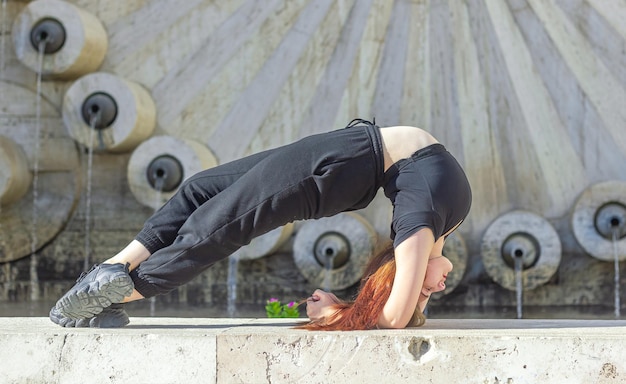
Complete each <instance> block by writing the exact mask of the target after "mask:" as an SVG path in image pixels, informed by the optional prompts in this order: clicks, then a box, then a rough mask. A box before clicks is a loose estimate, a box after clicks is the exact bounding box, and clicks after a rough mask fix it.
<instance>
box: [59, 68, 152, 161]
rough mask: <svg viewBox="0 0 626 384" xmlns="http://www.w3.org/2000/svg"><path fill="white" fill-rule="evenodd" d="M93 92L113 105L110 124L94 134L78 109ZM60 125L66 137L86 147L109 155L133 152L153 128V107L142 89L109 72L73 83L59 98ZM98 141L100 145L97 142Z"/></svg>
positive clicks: (146, 93)
mask: <svg viewBox="0 0 626 384" xmlns="http://www.w3.org/2000/svg"><path fill="white" fill-rule="evenodd" d="M94 93H105V94H107V95H109V96H110V97H111V98H112V99H113V100H114V101H115V104H116V105H117V115H116V117H115V120H114V121H113V123H112V124H111V125H110V126H109V127H107V128H104V129H101V130H100V131H99V132H98V134H93V132H92V131H93V129H92V128H91V127H90V126H89V124H87V123H86V122H85V120H84V119H83V114H82V107H83V104H84V102H85V101H86V100H87V99H88V98H89V96H91V95H93V94H94ZM63 122H64V123H65V127H66V128H67V130H68V132H69V133H70V135H71V136H72V137H73V138H74V140H76V141H77V142H79V143H81V144H83V145H84V146H86V147H90V148H95V149H98V148H100V146H101V145H104V148H105V149H106V150H108V151H111V152H126V151H129V150H133V149H134V148H136V147H137V146H138V145H139V144H140V143H142V142H143V141H144V140H146V139H147V138H148V137H150V135H152V132H153V131H154V127H155V125H156V107H155V105H154V101H153V100H152V97H151V96H150V94H149V93H148V91H147V90H146V89H144V88H143V87H142V86H140V85H139V84H137V83H134V82H131V81H128V80H124V79H122V78H120V77H118V76H115V75H112V74H109V73H103V72H99V73H92V74H89V75H86V76H83V77H81V78H80V79H78V80H76V81H75V82H74V84H72V86H71V87H70V88H69V89H68V90H67V92H66V93H65V96H64V98H63ZM101 142H102V143H101Z"/></svg>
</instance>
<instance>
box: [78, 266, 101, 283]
mask: <svg viewBox="0 0 626 384" xmlns="http://www.w3.org/2000/svg"><path fill="white" fill-rule="evenodd" d="M97 267H98V264H94V266H92V267H91V269H89V270H88V271H86V272H84V271H83V273H81V274H80V276H78V279H76V282H77V283H80V282H81V280H82V279H84V278H85V276H87V275H88V274H90V273H91V271H93V270H94V269H96V268H97Z"/></svg>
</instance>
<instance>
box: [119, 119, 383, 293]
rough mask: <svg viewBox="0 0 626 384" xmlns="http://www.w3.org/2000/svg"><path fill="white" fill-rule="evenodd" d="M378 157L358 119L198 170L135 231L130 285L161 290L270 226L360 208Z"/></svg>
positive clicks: (371, 132) (374, 140)
mask: <svg viewBox="0 0 626 384" xmlns="http://www.w3.org/2000/svg"><path fill="white" fill-rule="evenodd" d="M383 161H384V160H383V152H382V144H381V140H380V133H379V132H378V128H377V127H376V126H373V125H370V124H365V125H357V126H349V127H347V128H344V129H340V130H337V131H332V132H328V133H322V134H318V135H314V136H309V137H306V138H304V139H301V140H299V141H297V142H295V143H293V144H289V145H286V146H283V147H279V148H276V149H272V150H268V151H264V152H261V153H258V154H255V155H251V156H248V157H245V158H243V159H240V160H235V161H233V162H229V163H226V164H223V165H220V166H217V167H214V168H211V169H207V170H205V171H202V172H199V173H198V174H196V175H194V176H192V177H190V178H189V179H187V180H186V181H185V182H184V183H183V185H181V187H180V189H179V190H178V192H177V193H176V194H175V195H174V196H173V197H172V198H171V199H170V200H169V201H168V202H167V203H166V204H165V205H164V206H163V207H162V208H161V209H159V210H158V211H157V212H155V214H154V215H153V216H152V217H150V218H149V219H148V220H147V221H146V223H145V225H144V228H143V229H142V230H141V232H140V233H139V234H138V235H137V237H136V240H138V241H139V242H140V243H142V244H143V245H144V246H145V247H146V248H147V249H148V250H149V251H150V253H151V256H150V257H149V258H148V259H147V260H146V261H144V262H143V263H141V264H140V265H139V267H137V268H136V269H135V270H133V271H132V272H131V276H132V278H133V281H134V283H135V288H136V289H137V291H138V292H139V293H141V294H142V295H143V296H144V297H152V296H155V295H158V294H163V293H167V292H169V291H171V290H173V289H174V288H176V287H178V286H180V285H182V284H184V283H186V282H188V281H190V280H191V279H193V278H194V277H195V276H197V275H198V274H200V273H201V272H202V271H204V270H205V269H206V268H208V267H209V266H211V265H212V264H214V263H215V262H217V261H219V260H222V259H224V258H226V257H228V256H229V255H231V254H232V253H233V252H235V251H236V250H237V249H239V248H240V247H242V246H244V245H246V244H248V243H250V241H251V240H252V239H253V238H255V237H257V236H260V235H262V234H264V233H267V232H269V231H271V230H272V229H275V228H278V227H280V226H282V225H285V224H287V223H289V222H293V221H295V220H302V219H314V218H320V217H325V216H332V215H335V214H337V213H339V212H344V211H350V210H356V209H361V208H364V207H366V206H367V205H368V204H369V203H370V202H371V201H372V200H373V199H374V197H375V196H376V193H377V190H378V189H379V188H380V187H381V185H382V182H383V167H384V165H383Z"/></svg>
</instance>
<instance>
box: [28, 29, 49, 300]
mask: <svg viewBox="0 0 626 384" xmlns="http://www.w3.org/2000/svg"><path fill="white" fill-rule="evenodd" d="M46 44H47V41H46V40H45V39H43V40H42V41H40V42H39V45H38V55H37V92H36V96H35V152H34V161H33V184H32V188H33V209H32V226H31V247H30V268H29V275H30V287H31V289H30V299H31V300H32V301H37V300H39V276H38V274H37V264H38V260H37V259H38V258H37V243H38V238H37V227H38V225H39V222H38V220H39V210H38V208H37V204H38V203H39V162H40V155H41V140H42V137H41V136H42V128H41V80H42V72H43V58H44V51H45V49H46Z"/></svg>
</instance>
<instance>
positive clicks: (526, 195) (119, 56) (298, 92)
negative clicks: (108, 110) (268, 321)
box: [0, 0, 626, 305]
mask: <svg viewBox="0 0 626 384" xmlns="http://www.w3.org/2000/svg"><path fill="white" fill-rule="evenodd" d="M65 3H66V4H70V5H75V6H77V7H78V8H80V10H81V12H84V13H88V14H90V15H91V16H93V17H94V18H95V20H97V22H93V20H94V19H89V20H91V21H89V22H85V21H84V20H87V19H85V18H83V19H80V20H83V21H82V23H83V24H84V25H85V26H86V28H85V31H84V34H85V35H86V36H87V35H89V36H92V37H90V38H91V39H92V40H91V41H93V42H94V43H93V44H92V45H93V47H84V46H80V44H78V47H76V48H77V49H78V50H81V49H82V50H83V51H82V52H83V53H84V52H85V51H88V48H94V47H97V48H98V49H101V48H102V47H104V46H105V44H103V43H104V42H103V41H102V40H103V39H104V38H102V37H98V36H99V35H98V34H97V33H94V34H89V33H88V32H90V31H91V32H93V30H96V29H98V28H96V24H97V23H101V24H102V27H103V29H104V31H106V43H107V44H106V52H105V54H104V58H103V61H102V64H101V65H100V67H99V68H98V71H99V72H107V73H110V74H113V75H115V76H117V77H119V78H120V79H124V80H125V81H130V82H133V84H138V85H139V86H140V87H142V88H144V89H145V90H147V91H148V93H149V94H150V96H151V98H152V99H153V102H154V109H155V114H156V116H155V119H156V122H155V127H154V131H153V136H158V135H168V136H173V137H175V138H180V139H184V140H190V141H193V142H195V143H196V144H198V145H202V146H204V147H206V149H208V150H210V151H211V152H212V153H213V154H214V155H215V156H216V158H217V161H218V162H225V161H228V160H231V159H233V158H236V157H239V156H242V155H245V154H248V153H250V152H255V151H258V150H262V149H266V148H270V147H274V146H277V145H280V144H284V143H287V142H290V141H293V140H295V139H298V138H300V137H302V136H304V135H308V134H311V133H316V132H322V131H327V130H330V129H334V128H338V127H342V126H343V125H345V123H346V122H347V121H348V120H350V119H351V118H352V117H357V116H359V117H366V118H370V117H376V121H377V122H378V123H379V124H381V125H393V124H407V125H417V126H421V127H423V128H426V129H427V130H429V131H431V132H432V133H433V134H434V135H435V136H436V137H438V138H439V139H440V140H441V141H442V142H443V143H444V144H445V145H446V146H447V147H448V148H449V149H450V150H451V151H452V152H453V153H455V154H456V155H457V157H458V158H459V160H460V162H461V163H462V164H463V165H464V167H465V169H466V170H467V173H468V176H469V178H470V180H471V183H472V186H473V188H474V197H475V198H474V204H473V208H472V212H471V214H470V217H469V218H468V220H467V221H466V222H465V223H464V224H463V226H462V228H461V229H460V232H459V234H460V235H461V236H463V238H464V239H465V244H466V245H467V251H466V252H465V253H464V254H465V255H466V256H465V257H466V260H464V261H465V264H466V265H467V267H466V268H465V270H463V269H462V268H457V269H456V271H455V273H457V274H459V278H458V281H459V282H460V281H461V280H463V282H462V284H460V286H461V288H462V289H461V290H459V291H458V292H461V293H462V295H461V296H456V298H449V299H447V300H448V302H450V303H454V304H456V305H463V304H470V305H482V304H488V305H502V304H512V303H513V302H514V294H513V293H512V292H510V291H509V290H508V289H504V288H501V287H499V286H498V285H497V284H494V283H493V279H492V278H491V276H489V275H488V274H487V273H486V270H485V268H484V266H483V259H482V250H481V241H482V236H483V235H484V233H485V231H486V229H487V227H488V226H489V224H490V223H492V222H493V221H494V220H496V219H497V218H498V217H500V216H502V215H504V214H506V213H507V212H510V211H511V210H514V209H523V210H528V211H531V212H534V213H536V214H538V215H540V216H541V217H543V218H545V219H546V220H547V221H548V222H549V223H550V224H551V225H553V226H554V227H555V229H556V232H557V234H558V240H559V241H560V242H562V245H563V247H562V253H563V263H562V264H561V265H560V267H559V269H558V271H557V272H556V273H555V274H554V276H553V277H552V278H551V279H550V280H549V281H548V282H546V283H545V284H543V285H542V286H540V287H538V288H536V289H534V290H533V291H531V292H527V294H526V296H525V300H526V302H527V303H530V304H534V305H548V304H549V305H553V304H561V303H564V304H569V305H580V304H587V303H590V304H601V305H612V301H613V299H612V292H613V285H612V273H613V266H612V265H611V264H610V263H606V262H604V261H598V260H595V259H594V258H593V257H591V256H590V255H588V254H587V253H586V252H585V251H584V249H583V247H581V246H580V244H579V242H578V239H577V238H576V236H575V235H574V233H573V231H572V228H571V217H572V214H573V210H574V207H575V203H576V200H577V198H578V197H579V196H580V195H581V194H582V193H584V191H585V190H586V189H587V188H589V187H590V186H592V185H594V184H595V183H598V182H601V181H606V180H616V181H622V182H623V181H626V168H625V167H624V166H623V164H625V163H626V133H625V132H626V131H625V130H624V127H625V126H626V109H624V108H623V105H624V101H625V100H626V69H625V68H626V57H625V56H624V52H625V51H626V30H625V29H624V23H623V20H624V19H626V5H625V4H624V2H623V1H603V0H597V1H595V0H594V1H591V0H589V1H583V0H573V1H565V0H553V1H540V0H506V1H493V0H476V1H456V0H449V1H446V0H422V1H409V0H395V1H388V0H363V1H361V0H358V1H356V0H340V1H334V0H294V1H291V0H290V1H281V0H270V1H256V0H236V1H228V2H215V1H208V0H193V1H192V0H189V1H176V2H173V1H168V0H151V1H150V2H145V1H139V0H127V1H123V2H119V1H106V0H75V1H67V2H65ZM2 4H3V7H2V12H3V17H2V19H3V20H5V21H6V23H5V25H4V26H3V34H2V37H3V40H2V41H3V44H2V46H3V47H4V49H3V52H2V61H3V63H2V65H1V69H2V72H1V73H0V81H1V82H2V84H1V87H0V88H1V89H2V91H0V135H2V136H5V137H7V138H9V139H11V140H12V141H13V142H14V143H15V145H16V146H17V147H19V148H21V149H22V150H23V152H24V153H25V155H26V158H27V159H28V165H29V166H30V168H31V169H33V168H34V165H33V163H34V161H35V159H37V158H39V161H40V169H39V171H40V172H41V175H40V179H39V189H40V191H39V196H40V197H41V200H40V202H39V203H38V204H36V203H33V201H32V198H31V194H26V195H25V196H24V197H23V198H22V199H21V200H19V201H18V202H14V203H11V204H10V205H5V206H3V207H2V217H1V218H0V220H1V221H2V223H0V224H2V226H1V227H0V236H1V237H2V241H0V252H2V253H0V262H4V264H3V268H0V273H1V274H2V278H0V283H2V281H5V282H6V283H2V284H3V293H4V294H3V297H20V298H25V297H31V298H36V297H38V296H39V294H42V295H44V296H47V297H52V296H55V295H57V294H58V291H61V290H63V288H64V286H62V285H59V284H56V281H65V284H67V282H68V281H69V280H70V279H73V278H74V277H75V276H76V275H78V273H79V272H80V270H82V268H83V263H84V262H85V260H86V261H87V262H86V263H87V264H90V263H91V262H93V261H99V260H102V259H105V258H107V257H109V256H110V255H112V254H113V253H115V252H117V251H118V250H119V249H120V248H121V247H122V246H123V245H124V244H125V243H126V242H127V241H129V240H130V239H132V237H133V234H134V233H135V232H136V231H137V230H138V229H139V228H140V227H141V225H142V222H143V220H145V218H147V217H148V216H149V214H150V213H151V212H152V209H153V207H145V206H143V205H142V204H141V203H140V202H138V201H137V199H136V197H135V196H134V195H133V193H132V190H133V188H131V186H129V184H131V183H132V181H129V180H128V176H127V166H128V164H129V162H130V156H131V152H127V153H113V152H110V151H106V150H104V151H103V150H100V149H98V148H96V153H95V157H94V158H93V165H92V172H91V173H88V170H87V164H88V162H89V161H88V156H86V153H87V152H88V150H87V148H85V147H84V145H83V144H82V142H81V141H80V140H75V139H74V138H73V137H71V136H70V134H69V133H68V131H69V132H71V131H72V129H69V130H68V129H66V127H64V121H63V120H64V119H63V116H62V114H63V111H64V110H65V109H64V106H63V100H64V97H65V95H66V93H67V92H68V89H70V88H71V87H72V85H74V84H75V83H76V82H78V79H76V78H71V76H70V78H68V75H67V74H66V73H64V74H63V76H62V78H60V79H59V78H58V77H55V76H48V77H47V78H45V79H44V81H43V83H42V84H41V93H42V97H43V99H42V101H41V103H40V110H41V119H40V120H39V121H40V123H38V122H37V120H36V119H35V110H36V109H37V108H36V105H37V104H36V99H37V98H36V91H37V83H36V77H35V73H34V71H33V70H32V68H30V67H29V65H31V64H32V57H33V55H32V52H31V54H30V55H29V56H28V57H29V58H30V59H28V60H26V59H24V58H23V57H21V56H20V54H23V52H24V51H26V50H28V49H30V48H32V47H29V46H28V41H29V40H28V39H27V38H21V39H17V41H18V44H17V45H15V46H14V44H13V41H14V40H16V34H19V33H20V31H22V29H20V28H17V27H15V25H14V22H15V21H16V20H21V19H20V17H21V16H20V15H23V12H24V10H25V9H26V7H28V6H29V5H34V8H37V4H38V2H24V1H3V2H2ZM57 8H59V7H56V8H55V9H57ZM64 9H65V8H64ZM31 13H36V12H34V11H32V12H31ZM67 14H73V12H71V11H67ZM67 14H62V15H61V16H67ZM80 14H81V15H83V13H80ZM83 16H84V15H83ZM68 17H69V16H68ZM18 24H19V23H18ZM77 24H80V22H77V23H72V27H77V26H78V25H77ZM98 30H99V29H98ZM26 31H27V29H26ZM70 32H71V30H70ZM80 33H83V32H80ZM93 36H95V37H93ZM96 43H97V44H96ZM94 49H95V48H94ZM59 57H62V58H64V59H67V58H65V57H64V56H63V55H60V56H59ZM59 57H57V59H55V60H52V59H50V58H49V57H48V58H44V67H45V68H46V70H49V69H54V67H55V65H59V63H60V62H61V61H62V60H60V59H59ZM67 60H70V59H67ZM76 60H78V61H79V60H81V59H76ZM81 65H82V64H81ZM81 65H78V67H81ZM82 68H83V69H84V68H91V67H89V66H88V65H87V63H85V64H84V65H82ZM89 70H90V71H93V70H91V69H89ZM124 100H126V99H124ZM38 126H39V127H40V128H41V143H40V144H41V148H42V152H41V153H40V154H37V153H36V151H35V148H36V146H37V145H36V143H35V140H34V139H33V137H34V136H33V134H32V133H33V132H35V131H36V128H37V127H38ZM38 156H39V157H38ZM147 160H149V159H146V161H147ZM89 174H91V175H92V184H91V188H90V189H91V195H90V196H87V192H86V191H87V181H86V179H87V177H88V175H89ZM30 192H32V191H30ZM87 201H90V202H91V206H90V208H89V209H87V208H86V203H87ZM34 205H35V206H37V205H39V208H38V212H39V217H38V219H37V223H36V225H35V227H36V229H35V230H34V231H35V233H34V234H33V232H32V231H33V229H32V227H33V225H32V224H33V219H32V217H31V212H32V211H33V206H34ZM360 214H362V215H363V216H364V217H365V218H366V219H367V220H368V221H369V222H370V223H371V224H372V225H373V227H374V228H375V229H376V230H377V232H378V233H379V234H380V236H381V237H385V236H387V234H388V221H389V206H388V203H387V202H386V201H385V199H384V197H381V198H380V199H377V200H376V201H375V203H374V204H373V205H372V206H371V207H370V208H368V209H366V210H363V211H362V212H360ZM85 238H87V239H89V240H90V241H89V244H88V246H85V245H84V244H85ZM32 243H34V244H32ZM33 247H34V248H36V249H37V250H38V257H35V258H28V257H27V256H29V255H30V253H31V249H32V248H33ZM620 247H621V248H620V249H624V248H625V247H626V240H623V241H622V242H621V245H620ZM284 251H285V252H284V254H285V255H287V258H288V257H289V256H290V255H291V253H292V250H291V249H290V245H289V244H287V246H286V248H284ZM620 252H621V251H620ZM279 259H280V260H284V261H286V262H285V263H281V262H280V261H276V260H272V261H271V262H266V261H263V260H262V261H258V262H255V263H254V265H251V263H247V264H246V265H243V264H242V266H241V267H242V274H244V275H245V277H246V279H240V280H241V281H244V280H245V281H248V282H250V281H253V282H255V283H257V282H258V283H259V285H257V286H253V285H249V286H247V287H246V288H244V289H245V290H246V291H242V292H241V294H240V297H241V298H243V297H246V300H248V301H253V302H257V303H262V302H263V301H264V300H265V299H266V298H267V297H266V296H267V295H269V294H271V289H274V288H275V289H276V290H278V291H279V292H280V293H282V294H283V295H291V294H292V292H290V291H289V290H284V289H283V288H284V287H294V288H293V290H295V291H297V294H298V295H300V294H301V293H302V292H306V291H308V290H310V289H312V288H315V287H314V286H311V285H310V284H308V283H307V282H306V281H305V280H304V279H303V278H302V276H297V275H298V271H297V270H296V268H294V265H293V263H292V262H290V261H288V260H287V259H286V258H279ZM14 260H18V261H17V262H15V261H14ZM31 262H32V263H31ZM465 264H464V265H465ZM268 265H274V266H278V267H268ZM218 268H221V269H219V270H215V271H211V272H208V273H207V275H205V281H203V282H201V283H200V287H199V288H193V291H194V292H196V293H194V297H195V298H196V299H195V300H198V301H207V302H214V301H220V300H221V297H222V296H223V295H222V293H221V291H220V289H221V288H219V289H218V288H216V289H213V287H212V286H211V285H210V284H214V285H219V286H221V287H223V286H225V283H226V282H225V276H226V272H225V265H221V266H219V267H218ZM268 270H271V271H272V275H271V277H266V274H267V271H268ZM283 270H289V272H283ZM206 281H211V283H207V282H206ZM39 282H40V283H41V285H38V283H39ZM587 282H590V283H587ZM61 284H63V283H61ZM272 284H273V285H272ZM270 286H272V287H273V288H268V287H270ZM198 291H201V293H200V294H198V293H197V292H198ZM248 292H253V293H254V292H260V297H251V296H252V295H250V294H248ZM185 294H186V293H185V292H181V294H180V295H181V296H184V295H185Z"/></svg>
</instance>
